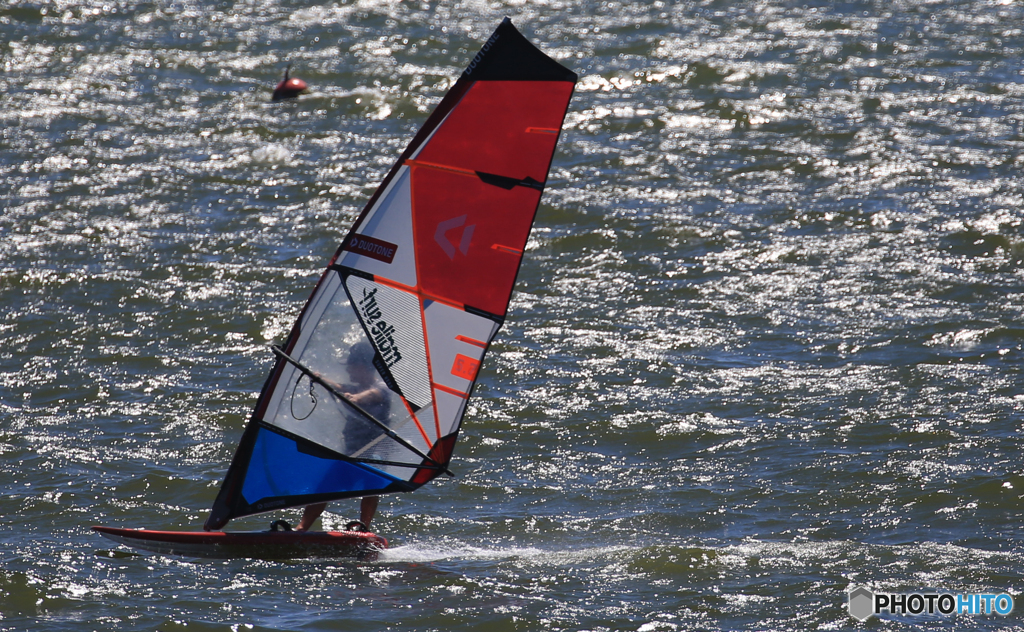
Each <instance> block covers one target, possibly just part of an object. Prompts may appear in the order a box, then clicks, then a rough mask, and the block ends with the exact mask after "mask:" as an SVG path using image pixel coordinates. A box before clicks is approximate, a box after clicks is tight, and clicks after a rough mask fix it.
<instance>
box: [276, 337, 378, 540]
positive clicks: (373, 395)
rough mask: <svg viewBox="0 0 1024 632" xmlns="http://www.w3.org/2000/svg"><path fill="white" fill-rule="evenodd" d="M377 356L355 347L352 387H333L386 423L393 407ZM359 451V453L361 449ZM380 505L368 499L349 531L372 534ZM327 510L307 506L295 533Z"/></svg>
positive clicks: (351, 440) (363, 345) (364, 345)
mask: <svg viewBox="0 0 1024 632" xmlns="http://www.w3.org/2000/svg"><path fill="white" fill-rule="evenodd" d="M374 355H375V351H374V350H373V347H372V346H370V344H369V343H368V342H360V343H358V344H356V345H355V346H353V347H352V349H351V350H350V351H349V354H348V362H347V366H346V368H347V370H348V374H349V377H350V378H351V383H350V384H349V385H347V386H341V385H337V384H332V386H334V387H335V388H336V389H337V390H338V391H339V392H342V393H344V394H345V396H346V397H347V398H348V399H349V400H350V401H352V402H354V403H355V404H357V405H358V406H359V407H361V408H362V409H363V410H365V411H367V412H368V413H370V414H371V415H373V416H374V418H375V419H378V420H380V421H382V422H386V421H387V420H388V412H389V410H390V408H391V403H390V402H389V401H388V396H387V394H386V393H385V391H384V389H383V388H381V386H380V385H379V381H380V378H379V377H378V376H377V370H376V369H375V368H374V366H373V358H374ZM375 435H376V433H373V434H372V435H367V436H365V437H364V436H352V437H346V444H353V445H355V446H359V445H360V444H365V443H366V442H367V441H369V440H370V438H371V437H372V436H375ZM356 449H357V450H358V447H357V448H356ZM379 502H380V496H364V497H363V499H362V502H361V503H360V505H359V521H358V523H357V522H350V523H349V525H348V527H347V528H348V529H349V530H352V529H353V528H354V529H355V530H357V531H366V530H368V529H369V527H370V522H371V521H372V520H373V517H374V515H376V513H377V504H378V503H379ZM326 508H327V503H316V504H313V505H307V506H306V509H305V511H304V512H303V513H302V519H301V520H300V521H299V525H298V526H297V527H296V529H295V530H296V531H308V530H309V529H310V528H311V527H312V526H313V523H314V522H316V519H317V518H319V517H320V514H322V513H323V512H324V509H326Z"/></svg>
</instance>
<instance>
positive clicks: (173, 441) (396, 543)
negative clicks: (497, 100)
mask: <svg viewBox="0 0 1024 632" xmlns="http://www.w3.org/2000/svg"><path fill="white" fill-rule="evenodd" d="M505 15H509V16H511V17H512V19H513V21H514V22H515V23H516V24H517V25H518V26H519V27H520V28H521V30H522V31H523V32H524V33H525V34H526V35H527V36H528V37H530V38H531V39H532V40H533V41H534V42H535V43H537V44H538V46H540V47H541V48H542V49H544V50H545V51H547V52H548V53H549V54H551V55H552V56H553V57H555V58H557V59H558V60H559V61H561V62H562V63H563V64H565V65H567V66H569V67H571V68H573V69H574V70H576V71H577V72H578V73H579V75H580V82H579V84H578V86H577V91H576V95H575V97H574V98H573V101H572V104H571V106H570V112H569V115H568V119H567V123H566V129H565V132H564V134H563V136H562V141H561V144H560V149H559V151H558V152H557V153H556V155H555V160H554V164H553V168H552V172H551V178H550V180H549V183H548V189H547V191H546V192H545V194H544V198H543V202H542V204H541V208H540V212H539V214H538V222H537V225H536V226H535V229H534V232H533V236H532V238H531V241H530V244H529V247H528V253H527V257H526V259H525V262H524V265H523V268H522V270H521V273H520V277H519V282H518V284H517V292H516V294H515V295H514V297H513V304H512V311H511V317H510V319H509V321H508V322H507V324H506V326H505V328H504V329H503V331H502V333H501V334H500V335H499V339H498V342H497V344H495V346H494V347H492V351H491V353H490V354H489V355H488V359H487V362H486V363H485V365H484V369H483V373H482V382H481V383H480V385H479V386H478V388H477V389H476V398H475V400H474V402H473V405H472V408H471V410H470V412H469V414H468V415H467V418H466V423H465V426H464V434H463V439H462V441H461V443H460V445H459V447H458V449H457V454H456V459H455V461H453V464H452V467H453V469H454V470H455V471H456V473H457V474H458V476H457V478H455V479H450V480H439V481H437V482H435V483H433V484H431V485H429V486H427V487H425V488H423V489H421V490H419V491H417V492H416V493H414V494H410V495H399V496H391V497H386V498H385V499H383V501H382V504H381V512H380V515H379V519H378V521H379V523H376V522H375V527H376V528H377V530H378V531H379V532H380V533H382V534H383V535H385V536H386V537H388V538H389V539H390V540H391V542H392V546H393V548H392V549H391V550H390V551H388V552H387V554H386V555H385V556H384V557H383V558H382V559H381V560H378V561H376V562H373V563H355V562H351V563H350V562H338V561H333V562H304V563H293V564H282V563H271V562H262V561H247V560H234V561H227V562H220V561H205V562H204V561H196V560H191V559H180V558H165V557H160V556H139V555H135V554H132V553H129V552H128V551H127V550H126V549H121V548H117V547H115V546H112V545H111V544H110V543H108V542H107V541H105V540H102V539H101V538H100V537H99V536H97V535H95V534H93V533H92V532H91V531H90V530H89V526H91V525H92V524H97V523H102V524H110V525H121V526H147V527H150V528H171V529H194V528H198V527H199V526H200V525H201V523H202V521H203V519H204V518H205V515H206V511H207V509H208V508H209V506H210V504H211V503H212V501H213V498H214V496H215V494H216V490H217V487H218V486H219V483H220V480H221V477H222V476H223V474H224V472H225V471H226V468H227V464H228V461H229V459H230V458H231V455H232V454H233V451H234V446H235V443H236V441H237V440H238V438H239V436H240V434H241V430H242V428H243V425H244V422H245V420H246V418H247V417H248V414H249V411H250V410H251V408H252V406H253V404H254V402H255V398H256V395H257V392H258V390H259V388H260V386H261V385H262V382H263V380H264V377H265V374H266V372H267V371H268V370H269V368H270V366H271V363H272V354H271V353H269V349H268V345H269V344H270V343H272V342H278V341H281V340H282V339H283V337H284V335H285V334H286V332H287V330H288V328H289V327H290V325H291V322H292V320H293V319H294V318H295V316H296V314H297V313H298V310H299V308H300V307H301V305H302V303H303V301H304V300H305V298H306V297H307V296H308V293H309V291H310V289H311V287H312V284H313V283H314V282H315V280H316V278H318V276H319V274H320V271H321V270H322V267H323V266H324V265H325V264H326V262H327V259H328V257H329V256H330V255H331V254H332V253H333V251H334V249H335V248H336V246H337V244H338V243H339V242H340V240H341V238H342V237H343V236H344V234H345V233H346V232H347V229H348V225H349V224H350V222H351V221H352V220H353V219H354V217H355V216H356V214H357V213H358V211H359V210H360V209H361V208H362V206H363V205H364V204H365V203H366V200H367V198H368V197H369V195H370V194H371V193H372V191H373V190H374V188H375V187H376V186H377V184H378V183H379V181H380V179H381V178H382V177H383V176H384V174H385V173H386V172H387V170H388V169H389V167H390V165H391V163H392V162H393V161H394V159H395V157H396V155H397V153H398V152H399V151H400V150H401V149H402V148H403V147H404V146H405V144H406V143H407V142H408V141H409V140H410V139H411V137H412V135H413V134H414V132H415V130H416V129H417V128H418V127H419V125H420V124H422V122H423V121H424V120H425V119H426V116H427V114H428V113H429V111H430V109H431V108H432V107H433V106H434V105H436V103H437V102H438V101H439V100H440V99H441V97H442V95H443V94H444V92H445V90H446V89H447V88H448V87H449V86H450V85H451V84H452V83H453V82H454V80H455V78H456V77H457V76H458V74H459V73H460V72H461V70H462V68H463V67H464V66H465V65H466V63H468V61H469V59H470V58H471V57H472V55H473V54H475V52H476V50H477V49H478V48H479V46H480V44H481V43H482V42H483V41H484V40H485V39H486V37H487V36H488V35H489V34H490V32H491V30H492V29H493V28H494V27H495V26H496V25H497V23H498V22H499V21H500V19H501V18H502V17H504V16H505ZM1022 25H1024V8H1022V5H1021V3H1020V2H1017V1H1016V0H998V1H995V2H982V1H979V2H956V1H953V0H938V1H935V2H902V1H899V0H897V1H896V2H811V3H803V2H756V1H754V0H738V1H736V2H718V1H712V0H709V1H706V2H678V3H677V2H667V1H665V2H663V1H655V2H640V1H639V0H636V1H632V2H630V1H622V2H596V1H593V0H579V1H574V2H567V1H566V2H563V1H561V0H552V1H549V2H518V1H517V2H482V1H470V2H465V3H461V4H453V3H448V2H442V3H438V2H420V3H417V2H397V1H395V2H386V1H381V0H377V1H372V2H371V1H357V2H352V1H334V2H328V3H325V4H312V3H306V2H304V1H302V0H294V1H291V2H284V1H277V2H275V1H273V0H267V1H261V2H255V1H252V0H249V1H246V2H242V1H239V2H235V3H231V2H212V3H200V2H191V1H186V0H182V1H169V0H157V1H155V2H133V1H124V0H61V1H58V2H39V1H23V0H7V1H6V2H4V3H3V4H0V32H2V34H3V37H2V38H0V64H2V68H3V72H2V73H0V130H2V131H0V134H2V139H0V209H2V212H0V305H2V308H0V453H2V455H3V461H2V463H3V465H2V466H0V481H2V482H0V485H2V490H3V494H2V495H0V511H2V513H3V516H4V518H5V519H4V520H3V521H2V522H0V542H2V546H0V559H2V564H0V616H2V618H0V629H3V630H44V631H65V630H83V631H84V630H146V631H152V630H162V631H165V632H172V631H186V630H188V631H192V630H201V631H206V630H233V631H234V630H339V629H345V630H380V629H396V630H397V629H407V630H479V629H488V630H492V631H494V632H497V631H499V630H637V631H642V632H656V631H659V632H660V631H669V630H706V629H721V630H766V629H771V630H804V629H843V628H854V627H873V628H879V629H918V628H919V627H921V626H928V627H942V628H966V629H979V628H980V629H1009V628H1020V627H1022V626H1021V619H1020V612H1024V602H1022V603H1021V604H1019V607H1018V609H1017V611H1016V612H1014V613H1013V614H1011V615H1009V616H1008V617H1000V616H997V615H988V616H966V615H963V616H959V617H950V618H945V617H931V618H927V617H926V618H924V619H921V618H915V617H908V616H887V617H883V618H882V619H881V620H879V619H872V620H871V621H870V622H869V623H868V624H858V623H856V622H855V621H854V620H853V619H852V618H850V617H849V615H848V614H847V610H846V592H847V591H848V590H849V589H851V588H852V587H853V586H858V585H867V586H870V587H871V588H873V589H875V590H882V591H892V592H912V591H926V590H938V591H943V592H1008V593H1010V594H1011V595H1014V596H1016V597H1018V601H1020V597H1019V596H1020V595H1021V592H1022V591H1024V582H1022V577H1021V575H1022V572H1024V562H1022V553H1024V527H1022V511H1021V494H1022V493H1024V474H1022V461H1024V457H1022V455H1021V449H1020V448H1021V440H1020V432H1021V426H1022V423H1024V416H1022V412H1021V411H1022V408H1024V392H1022V386H1024V376H1022V372H1021V363H1022V361H1024V324H1022V321H1021V316H1022V311H1024V273H1022V262H1024V225H1022V222H1024V184H1022V183H1024V179H1022V177H1021V168H1022V166H1024V129H1022V127H1024V75H1022V59H1024V33H1022V30H1021V29H1022ZM289 62H291V63H292V64H293V73H294V74H295V75H297V76H300V77H302V78H304V79H305V80H306V81H308V82H309V83H310V85H311V87H312V90H311V92H310V93H309V94H307V95H305V96H303V97H301V98H299V99H298V100H296V101H292V102H286V103H279V104H271V103H270V102H269V97H270V90H271V88H272V86H273V85H274V83H276V81H277V80H278V79H279V77H280V75H281V73H282V71H283V69H284V67H285V65H286V64H287V63H289ZM355 510H356V507H355V501H346V502H341V503H336V504H335V505H333V506H332V509H331V511H330V512H329V513H328V514H327V515H326V516H325V526H327V527H338V526H339V525H341V524H343V522H344V521H346V520H347V519H349V518H351V517H353V515H354V514H355ZM273 517H285V518H289V519H295V518H297V511H295V510H292V511H291V512H280V513H279V514H274V515H273ZM269 519H271V517H270V516H259V517H255V518H249V519H244V520H239V521H236V523H233V526H234V527H236V528H262V527H263V526H265V524H266V523H267V522H268V521H269Z"/></svg>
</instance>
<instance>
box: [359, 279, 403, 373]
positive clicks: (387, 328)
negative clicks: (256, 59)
mask: <svg viewBox="0 0 1024 632" xmlns="http://www.w3.org/2000/svg"><path fill="white" fill-rule="evenodd" d="M378 289H379V288H376V287H375V288H373V289H372V290H367V289H366V288H363V296H362V298H361V299H359V307H360V308H361V309H362V312H363V319H364V320H365V322H366V329H367V331H368V332H369V334H370V336H371V337H372V338H373V342H374V345H373V346H375V347H376V348H377V353H379V354H380V357H381V359H382V360H384V364H385V365H386V366H387V367H388V368H389V369H390V368H391V367H393V366H395V364H397V363H398V361H399V360H401V359H402V354H401V352H399V350H398V344H397V343H396V342H395V326H394V325H389V324H388V323H387V322H385V321H384V313H383V311H381V308H380V305H379V304H378V303H377V290H378Z"/></svg>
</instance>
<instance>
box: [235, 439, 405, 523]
mask: <svg viewBox="0 0 1024 632" xmlns="http://www.w3.org/2000/svg"><path fill="white" fill-rule="evenodd" d="M395 480H396V479H394V478H393V477H390V476H387V475H386V474H384V473H383V472H379V471H377V470H375V469H374V468H371V467H369V466H367V465H362V464H357V463H351V462H349V461H344V460H341V459H333V458H326V457H322V456H317V455H313V454H309V453H308V452H303V451H302V450H301V449H300V447H299V444H298V442H297V441H296V440H294V439H291V438H288V437H285V436H283V435H280V434H278V433H276V432H272V431H270V430H267V429H266V428H261V429H260V430H259V432H258V434H257V435H256V442H255V444H254V445H253V450H252V456H251V457H250V460H249V467H248V468H247V471H246V475H245V483H244V484H243V486H242V497H243V498H244V499H245V502H246V503H248V504H249V505H250V506H253V507H257V508H259V507H260V505H261V504H263V505H267V504H274V503H273V501H272V500H271V499H275V498H285V497H290V496H314V495H320V494H329V495H331V496H333V497H335V498H337V497H342V496H361V495H363V494H368V493H374V492H378V491H381V490H384V489H386V488H388V487H389V486H391V485H392V484H394V483H395Z"/></svg>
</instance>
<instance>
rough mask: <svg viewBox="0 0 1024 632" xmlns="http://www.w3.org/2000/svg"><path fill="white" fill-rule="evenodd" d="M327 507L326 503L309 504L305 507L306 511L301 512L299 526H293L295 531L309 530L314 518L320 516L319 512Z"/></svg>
mask: <svg viewBox="0 0 1024 632" xmlns="http://www.w3.org/2000/svg"><path fill="white" fill-rule="evenodd" d="M326 508H327V503H317V504H315V505H309V506H308V507H306V511H304V512H302V520H300V521H299V526H298V527H296V528H295V530H296V531H309V529H310V527H312V526H313V523H314V522H316V519H317V518H319V517H320V514H322V513H323V512H324V509H326Z"/></svg>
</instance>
